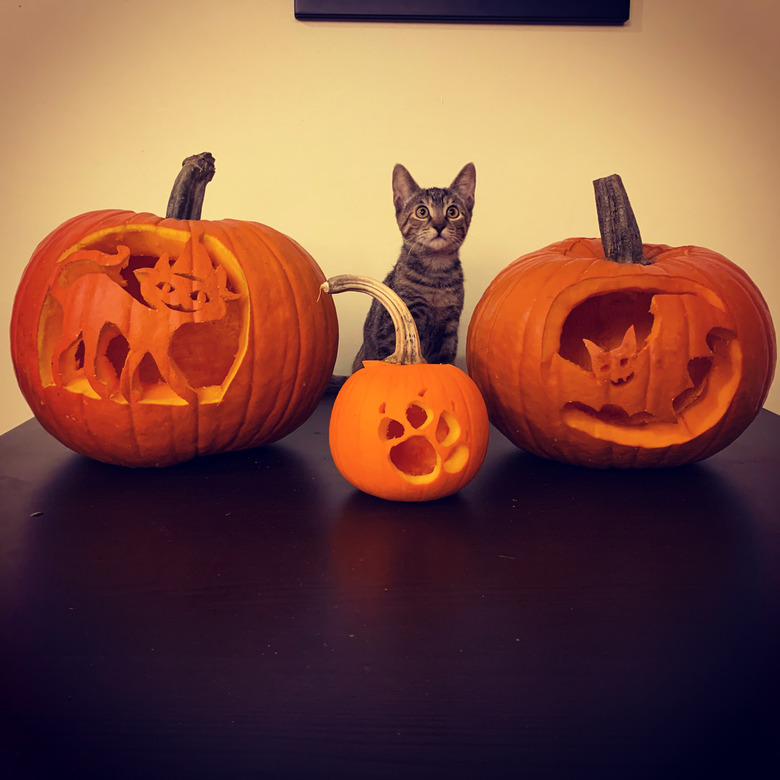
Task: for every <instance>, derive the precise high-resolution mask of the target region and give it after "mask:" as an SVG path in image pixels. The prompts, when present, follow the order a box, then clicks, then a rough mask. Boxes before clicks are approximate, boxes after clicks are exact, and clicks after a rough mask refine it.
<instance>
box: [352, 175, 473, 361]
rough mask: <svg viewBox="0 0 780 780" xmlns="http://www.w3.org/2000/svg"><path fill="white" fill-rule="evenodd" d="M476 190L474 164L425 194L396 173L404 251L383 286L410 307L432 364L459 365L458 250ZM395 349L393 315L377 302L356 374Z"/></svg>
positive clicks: (460, 293) (368, 321) (397, 213)
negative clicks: (449, 181) (456, 363)
mask: <svg viewBox="0 0 780 780" xmlns="http://www.w3.org/2000/svg"><path fill="white" fill-rule="evenodd" d="M475 187H476V169H475V168H474V164H473V163H468V164H467V165H465V166H464V167H463V169H462V170H461V172H460V173H459V174H458V175H457V176H456V177H455V180H454V181H453V182H452V184H450V186H449V187H447V188H439V187H430V188H428V189H423V188H421V187H420V186H419V185H418V184H417V182H415V180H414V179H413V178H412V176H411V174H410V173H409V171H408V170H407V169H406V168H404V166H403V165H400V164H399V165H396V166H395V168H394V169H393V204H394V205H395V217H396V221H397V222H398V227H399V229H400V231H401V235H402V237H403V247H402V249H401V254H400V256H399V258H398V260H397V262H396V264H395V265H394V266H393V268H392V270H391V271H390V273H389V274H388V275H387V276H386V277H385V279H384V283H385V284H386V285H387V286H388V287H390V288H391V289H393V290H395V292H396V293H397V294H398V295H399V296H400V298H401V300H403V301H404V303H405V304H406V305H407V306H408V307H409V311H410V313H411V315H412V317H413V318H414V321H415V323H416V325H417V330H418V331H419V334H420V347H421V350H422V353H423V357H424V358H425V360H426V361H427V362H428V363H452V362H454V360H455V355H456V352H457V348H458V325H459V323H460V315H461V312H462V311H463V268H462V266H461V262H460V255H459V250H460V246H461V244H462V243H463V241H464V240H465V238H466V234H467V233H468V229H469V225H470V224H471V214H472V211H473V209H474V190H475ZM394 349H395V331H394V329H393V324H392V321H391V319H390V315H389V314H388V313H387V311H386V310H385V309H384V307H383V306H382V305H381V304H380V303H379V302H378V301H373V302H372V303H371V308H370V309H369V312H368V316H367V317H366V321H365V323H364V325H363V344H362V346H361V348H360V350H359V352H358V354H357V355H356V357H355V360H354V362H353V364H352V371H353V372H355V371H357V370H358V369H360V368H362V365H363V361H364V360H383V359H384V358H386V357H387V356H388V355H390V354H392V352H393V350H394Z"/></svg>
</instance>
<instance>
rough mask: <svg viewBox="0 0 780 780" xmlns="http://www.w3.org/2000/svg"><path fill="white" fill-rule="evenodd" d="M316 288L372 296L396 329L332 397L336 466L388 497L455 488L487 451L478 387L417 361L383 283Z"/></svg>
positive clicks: (348, 281)
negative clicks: (383, 351)
mask: <svg viewBox="0 0 780 780" xmlns="http://www.w3.org/2000/svg"><path fill="white" fill-rule="evenodd" d="M322 290H323V291H324V292H328V293H339V292H346V291H351V290H354V291H360V292H367V293H369V294H371V295H373V296H374V297H375V298H377V300H379V301H380V302H381V303H382V305H384V306H385V308H386V309H387V310H388V312H389V313H390V316H391V318H392V320H393V324H394V327H395V330H396V349H395V352H394V353H393V354H392V355H390V356H389V357H388V358H386V359H385V360H367V361H364V363H363V368H361V369H359V370H358V371H357V372H355V373H354V374H352V376H350V377H349V378H348V379H347V381H346V382H345V383H344V386H343V387H342V388H341V390H340V391H339V393H338V395H337V396H336V399H335V401H334V403H333V410H332V412H331V418H330V426H329V441H330V450H331V455H332V456H333V461H334V463H335V465H336V468H338V470H339V472H340V473H341V475H342V476H343V477H344V478H345V479H346V480H347V481H348V482H350V483H351V484H352V485H354V486H355V487H357V488H358V489H360V490H362V491H363V492H365V493H369V494H371V495H373V496H376V497H378V498H383V499H387V500H391V501H431V500H434V499H438V498H443V497H445V496H449V495H451V494H453V493H455V492H457V491H458V490H460V489H461V488H462V487H464V486H465V485H466V484H468V483H469V482H470V481H471V480H472V479H473V478H474V476H475V475H476V474H477V472H478V471H479V469H480V467H481V466H482V462H483V461H484V459H485V454H486V452H487V445H488V438H489V425H488V417H487V409H486V407H485V402H484V400H483V399H482V395H481V393H480V392H479V389H478V388H477V386H476V385H475V384H474V382H473V381H472V380H471V378H470V377H469V376H468V375H467V374H466V373H464V372H463V371H461V370H460V369H459V368H457V367H456V366H453V365H450V364H446V363H445V364H428V363H425V362H424V361H423V359H422V356H421V353H420V349H419V335H418V333H417V328H416V326H415V324H414V320H413V319H412V316H411V314H410V313H409V310H408V309H407V308H406V306H405V304H404V303H403V301H401V299H400V298H399V297H398V296H397V295H396V294H395V293H394V292H393V291H392V290H390V289H389V288H388V287H386V286H385V285H383V284H381V283H380V282H378V281H376V280H373V279H370V278H368V277H358V276H350V275H343V276H338V277H333V278H331V279H328V281H327V282H326V283H325V284H323V285H322Z"/></svg>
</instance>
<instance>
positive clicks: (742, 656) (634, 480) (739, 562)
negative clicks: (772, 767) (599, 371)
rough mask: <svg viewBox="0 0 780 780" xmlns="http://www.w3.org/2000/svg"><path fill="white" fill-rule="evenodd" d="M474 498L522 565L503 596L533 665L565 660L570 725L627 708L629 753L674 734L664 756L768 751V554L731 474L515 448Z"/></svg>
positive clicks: (776, 645) (771, 662)
mask: <svg viewBox="0 0 780 780" xmlns="http://www.w3.org/2000/svg"><path fill="white" fill-rule="evenodd" d="M474 488H475V492H474V494H473V495H472V503H473V504H474V505H475V506H480V499H482V502H483V503H484V504H485V505H489V506H491V507H494V508H495V507H499V508H501V507H503V509H499V511H497V512H496V511H495V510H494V511H493V512H492V513H486V514H485V515H484V516H483V517H482V518H481V527H482V528H483V532H484V534H485V538H486V539H489V540H490V542H489V543H490V544H492V545H494V546H495V547H496V548H497V549H498V548H501V549H503V550H504V551H505V555H506V556H508V557H511V559H512V566H507V567H505V568H504V570H503V571H502V572H501V573H500V574H499V573H498V571H497V573H496V574H495V575H494V576H493V583H494V586H493V587H495V588H501V589H503V590H505V591H507V592H511V593H513V594H514V598H515V600H516V604H517V609H516V610H515V611H514V614H513V615H512V618H513V619H514V625H515V627H516V630H517V632H518V640H519V642H520V643H522V645H523V657H524V661H523V662H524V663H526V664H527V666H528V668H530V669H539V670H540V675H542V676H543V675H544V674H545V673H547V674H549V673H550V668H551V663H550V660H549V656H550V653H551V652H556V653H559V654H560V657H561V658H564V659H566V660H565V663H562V664H560V666H558V667H557V668H556V669H555V673H556V674H557V675H559V676H560V679H568V680H569V683H570V686H571V692H572V693H571V696H570V698H569V700H568V702H567V704H566V708H565V711H566V712H567V713H568V714H569V715H571V716H572V717H573V718H576V719H580V718H581V719H583V722H584V720H585V719H586V718H590V720H591V721H592V722H593V723H598V722H599V720H603V721H604V722H607V723H608V722H611V719H612V718H613V717H614V713H615V712H616V711H620V712H621V713H622V719H623V726H621V728H623V727H625V734H624V736H625V737H626V740H627V742H626V744H627V745H628V744H629V742H630V740H631V739H633V737H631V736H630V735H632V734H640V733H645V734H647V733H657V734H666V735H668V734H672V733H674V735H675V737H674V740H671V739H668V738H667V739H666V742H665V743H659V744H658V745H657V746H656V747H657V749H658V751H657V757H664V756H665V757H666V758H670V757H671V756H672V755H673V754H674V752H675V751H678V752H679V754H680V756H688V757H690V756H692V755H694V754H696V753H697V751H706V752H705V753H704V754H706V755H711V756H715V755H720V756H721V757H722V759H723V760H724V762H725V761H728V760H735V761H737V762H739V761H741V760H742V759H743V758H745V757H750V756H752V755H759V751H762V750H764V751H765V749H766V741H765V737H766V727H767V723H768V722H769V717H770V716H769V713H771V712H773V711H775V710H776V705H775V699H774V696H775V692H773V691H768V690H767V686H766V681H767V680H768V679H776V673H775V672H773V671H772V670H773V669H774V667H775V665H776V661H775V658H776V653H777V652H778V650H780V634H779V633H778V629H777V604H776V603H774V604H773V603H771V599H770V598H768V596H767V590H768V587H767V582H768V581H771V580H770V579H769V578H770V577H772V573H771V570H772V568H773V562H772V558H771V555H772V553H771V552H770V551H767V550H766V544H765V542H762V539H761V536H760V533H759V532H758V530H757V529H756V528H754V527H753V526H752V525H751V523H750V512H749V507H747V506H746V504H745V501H744V500H743V499H742V498H741V497H740V495H739V494H738V493H737V492H736V491H735V489H734V488H733V487H732V486H731V485H730V484H729V481H728V478H727V477H726V475H725V474H724V472H723V470H721V469H719V468H718V466H717V465H716V464H712V463H709V462H703V463H696V464H690V465H686V466H681V467H677V468H670V469H663V470H654V469H637V470H614V469H613V470H592V469H585V468H581V467H577V466H571V465H565V464H560V463H556V462H553V461H547V460H544V459H542V458H537V457H535V456H533V455H530V454H527V453H523V452H521V451H517V452H511V453H508V454H507V455H506V456H504V457H502V458H499V459H498V460H496V461H495V462H494V463H493V465H492V468H490V469H489V470H488V471H487V472H485V473H484V474H483V475H482V479H481V480H479V481H478V482H476V483H475V486H474ZM486 543H487V542H486ZM573 649H574V650H573ZM552 668H555V664H554V663H553V664H552ZM582 680H588V684H587V685H581V684H580V683H581V682H582ZM770 687H771V686H770ZM594 690H598V696H593V695H592V692H593V691H594ZM538 693H539V694H540V695H541V694H542V693H543V690H541V689H540V691H539V692H538ZM762 740H763V741H762ZM673 743H676V744H673ZM664 751H666V752H664Z"/></svg>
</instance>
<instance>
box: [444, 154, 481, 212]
mask: <svg viewBox="0 0 780 780" xmlns="http://www.w3.org/2000/svg"><path fill="white" fill-rule="evenodd" d="M476 187H477V169H476V168H475V167H474V163H466V165H464V166H463V168H462V169H461V172H460V173H459V174H458V175H457V176H456V177H455V179H454V180H453V182H452V184H450V189H451V190H455V192H457V193H458V195H460V197H461V198H462V199H463V202H464V203H465V204H466V206H467V207H468V210H469V211H471V209H473V208H474V191H475V190H476Z"/></svg>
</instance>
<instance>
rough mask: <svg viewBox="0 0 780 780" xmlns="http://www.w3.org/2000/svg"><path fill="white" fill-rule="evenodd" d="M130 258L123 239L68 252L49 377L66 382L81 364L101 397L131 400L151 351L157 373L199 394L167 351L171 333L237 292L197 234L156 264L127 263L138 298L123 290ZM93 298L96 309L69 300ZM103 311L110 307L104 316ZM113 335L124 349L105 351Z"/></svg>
mask: <svg viewBox="0 0 780 780" xmlns="http://www.w3.org/2000/svg"><path fill="white" fill-rule="evenodd" d="M129 261H130V250H129V249H128V247H126V246H117V248H116V254H109V253H106V252H102V251H100V250H96V249H85V250H79V251H77V252H74V253H73V254H72V255H71V256H70V257H69V258H68V259H67V261H66V264H65V266H64V267H63V269H62V271H61V272H60V274H59V277H58V279H57V283H56V285H55V286H54V287H53V288H52V290H51V294H52V296H53V297H54V298H55V299H56V300H58V301H59V303H60V304H61V305H62V311H63V316H62V327H61V332H60V337H59V339H58V341H57V343H56V345H55V346H54V349H53V352H52V356H51V360H52V365H51V369H52V376H53V378H54V381H55V383H57V384H60V385H63V386H67V385H68V383H69V381H71V380H72V379H73V378H74V377H75V375H76V374H77V373H78V372H79V371H82V370H83V375H84V378H85V379H86V380H87V382H88V383H89V386H90V387H91V388H92V390H94V391H95V393H97V394H98V395H99V396H100V397H101V398H114V399H118V397H122V398H124V399H125V400H127V401H129V400H130V398H131V396H132V395H135V396H136V397H139V396H140V395H141V388H140V387H139V383H138V381H137V372H138V369H139V366H141V363H142V361H144V360H145V359H146V360H147V361H148V360H149V358H151V360H153V361H154V364H155V365H156V368H157V371H158V372H159V377H160V379H161V380H162V381H163V382H164V383H165V384H167V385H168V386H169V388H170V389H171V390H172V391H173V392H174V393H176V395H178V396H180V397H181V398H182V399H184V400H185V401H187V402H190V403H192V402H194V401H196V400H197V397H198V394H197V391H196V390H195V389H193V388H192V387H191V386H190V384H189V382H188V381H187V378H186V377H185V376H184V374H183V373H182V371H181V370H180V369H179V367H178V366H177V365H176V362H175V360H174V359H173V358H172V357H171V355H170V344H171V339H172V336H173V334H174V332H175V331H176V330H177V329H178V328H179V327H181V326H182V325H184V324H186V323H202V322H214V321H217V320H220V319H222V318H223V317H224V316H225V314H226V311H227V307H226V301H229V300H235V299H237V298H240V297H241V296H240V294H238V293H233V292H230V291H229V290H228V289H227V274H226V272H225V269H224V268H223V267H222V266H217V267H214V266H213V265H212V263H211V260H210V258H209V257H208V255H207V253H206V250H205V249H204V248H203V247H202V246H201V245H200V243H199V242H198V241H197V240H196V239H194V238H193V239H191V240H190V241H188V242H187V244H185V246H184V247H183V249H182V252H181V254H180V255H179V257H178V258H177V259H176V260H175V261H171V258H170V256H169V255H168V254H162V255H161V256H160V258H159V259H158V260H157V262H156V263H155V265H154V266H153V267H150V268H149V267H144V268H136V269H135V270H134V271H132V273H133V274H134V276H135V279H136V280H137V281H138V283H139V285H140V288H139V291H140V297H141V298H142V299H143V302H142V301H140V300H137V299H136V297H134V296H133V295H132V294H131V293H130V292H129V291H128V286H127V281H126V278H125V277H124V276H123V275H122V272H123V271H125V270H126V269H127V266H128V263H129ZM94 299H97V300H100V302H101V304H100V307H99V311H100V313H97V312H96V311H95V310H94V309H91V308H85V307H82V306H73V305H71V304H70V303H69V302H70V301H77V300H87V301H89V300H94ZM85 311H86V312H87V318H86V319H85ZM105 312H112V314H114V313H115V315H114V316H112V318H111V319H110V320H108V319H106V315H105ZM118 337H121V338H120V339H119V341H120V343H122V345H123V347H124V350H123V349H119V350H117V349H113V350H112V351H109V347H110V344H111V343H112V342H114V343H116V340H117V338H118ZM122 339H123V340H124V342H122Z"/></svg>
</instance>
